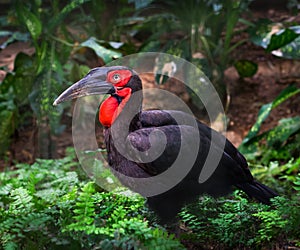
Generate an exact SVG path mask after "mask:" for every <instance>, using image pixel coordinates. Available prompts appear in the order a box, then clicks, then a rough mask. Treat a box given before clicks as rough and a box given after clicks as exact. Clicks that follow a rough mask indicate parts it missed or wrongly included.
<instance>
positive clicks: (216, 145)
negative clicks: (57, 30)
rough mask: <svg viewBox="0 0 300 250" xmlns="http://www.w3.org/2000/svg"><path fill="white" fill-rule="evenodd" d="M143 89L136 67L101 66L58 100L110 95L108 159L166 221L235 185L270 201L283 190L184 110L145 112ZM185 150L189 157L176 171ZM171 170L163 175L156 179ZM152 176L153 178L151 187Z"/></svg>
mask: <svg viewBox="0 0 300 250" xmlns="http://www.w3.org/2000/svg"><path fill="white" fill-rule="evenodd" d="M141 90H142V83H141V79H140V77H139V76H138V74H137V73H136V72H135V71H133V70H132V69H129V68H127V67H123V66H112V67H99V68H95V69H92V70H91V71H90V72H89V73H88V74H87V75H86V76H85V77H84V78H83V79H81V80H80V81H78V82H77V83H75V84H73V85H72V86H71V87H69V88H68V89H67V90H65V91H64V92H63V93H62V94H61V95H60V96H59V97H58V98H57V99H56V100H55V102H54V105H57V104H58V103H60V102H63V101H66V100H70V99H74V98H78V97H81V96H86V95H95V94H110V96H109V97H108V98H107V99H106V100H105V101H104V102H103V103H102V104H101V106H100V111H99V121H100V122H101V123H102V124H103V126H104V127H105V129H104V135H105V143H106V149H107V155H108V163H109V165H110V166H111V168H112V171H113V173H114V174H115V175H116V176H117V177H118V178H119V179H120V180H121V182H122V183H123V184H124V185H126V186H128V187H130V188H131V189H133V190H135V191H137V192H140V193H141V194H142V195H144V196H147V203H148V205H149V207H150V208H151V209H152V210H154V211H155V212H156V213H157V214H158V216H159V217H160V218H161V219H162V221H168V220H171V219H173V218H174V217H176V215H177V213H178V212H179V211H180V209H181V208H182V206H184V205H185V204H187V203H189V202H191V201H193V200H195V199H196V198H197V197H198V196H199V195H201V194H208V195H211V196H214V197H218V196H222V195H226V194H228V193H229V192H231V190H232V187H233V186H235V187H237V188H239V189H241V190H243V191H244V192H245V193H246V194H247V195H249V196H250V197H254V198H256V199H257V200H258V201H260V202H262V203H265V204H270V199H271V198H273V197H275V196H276V195H277V194H276V193H275V192H274V191H273V190H271V189H270V188H268V187H267V186H265V185H263V184H261V183H259V182H257V181H256V180H254V179H253V176H252V175H251V173H250V171H249V168H248V164H247V161H246V159H245V158H244V156H243V155H242V154H241V153H240V152H239V151H238V150H237V149H236V148H235V147H234V146H233V145H232V144H231V142H230V141H228V140H227V139H226V138H225V137H224V136H223V135H221V134H219V133H218V132H216V131H214V130H213V129H211V128H209V127H208V126H206V125H205V124H203V123H201V122H199V121H197V120H196V119H195V118H193V117H192V116H190V115H189V114H186V113H184V112H181V111H174V110H173V111H171V110H150V111H142V110H141V107H142V99H143V95H142V91H141ZM178 120H180V121H181V122H180V124H179V123H178ZM193 122H194V123H193ZM193 124H194V125H193ZM197 142H199V143H198V145H197ZM162 144H165V145H164V147H163V148H161V145H162ZM156 149H157V150H156ZM151 150H152V151H151ZM180 150H183V151H180ZM150 151H151V152H150ZM158 151H159V152H158ZM195 151H196V153H195ZM182 152H183V154H184V155H183V158H182V159H183V160H182V159H181V162H180V166H179V167H178V166H177V168H174V170H173V165H174V164H175V163H176V160H177V159H178V155H179V154H180V153H182ZM210 153H212V156H213V158H214V156H216V158H217V157H218V156H219V161H218V164H217V165H216V166H211V168H215V170H214V171H211V172H212V174H211V176H210V177H209V178H208V179H207V180H206V181H204V182H201V181H200V182H199V176H200V174H201V171H202V170H203V171H204V165H205V162H206V160H207V157H208V155H209V154H210ZM156 154H158V155H157V157H156V158H155V159H151V155H156ZM149 155H150V156H149ZM149 157H150V158H149ZM175 165H176V164H175ZM177 165H178V164H177ZM168 170H169V172H168ZM166 172H168V174H167V175H166V176H163V177H162V178H159V179H157V178H154V179H153V178H152V177H158V176H161V175H162V174H164V173H166ZM128 177H133V178H128ZM150 177H151V178H150ZM178 178H179V179H178ZM148 179H149V180H152V179H153V181H152V182H149V183H150V184H149V185H150V186H148V184H146V182H147V180H148ZM139 180H141V181H140V182H139ZM143 183H145V186H143ZM153 187H155V188H154V189H155V190H150V189H153Z"/></svg>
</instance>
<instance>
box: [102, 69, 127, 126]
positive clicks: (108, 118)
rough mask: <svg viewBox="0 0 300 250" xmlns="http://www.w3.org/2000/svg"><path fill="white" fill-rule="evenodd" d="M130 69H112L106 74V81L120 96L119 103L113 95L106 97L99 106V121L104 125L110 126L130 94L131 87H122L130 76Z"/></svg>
mask: <svg viewBox="0 0 300 250" xmlns="http://www.w3.org/2000/svg"><path fill="white" fill-rule="evenodd" d="M131 76H132V73H131V71H130V70H114V71H111V72H109V73H108V74H107V80H106V81H107V82H110V83H112V84H113V85H114V87H115V90H116V93H115V94H116V95H118V96H119V97H121V98H122V101H121V103H118V100H117V98H116V97H114V96H110V97H109V98H107V99H106V100H105V101H104V102H103V103H102V104H101V106H100V111H99V121H100V122H101V124H102V125H103V126H105V127H110V126H111V125H112V124H113V122H114V121H115V119H116V118H117V117H118V115H119V114H120V113H121V111H122V109H123V107H124V106H125V105H126V103H127V101H128V100H129V98H130V96H131V89H130V88H124V86H125V85H126V84H127V83H128V81H129V79H130V78H131Z"/></svg>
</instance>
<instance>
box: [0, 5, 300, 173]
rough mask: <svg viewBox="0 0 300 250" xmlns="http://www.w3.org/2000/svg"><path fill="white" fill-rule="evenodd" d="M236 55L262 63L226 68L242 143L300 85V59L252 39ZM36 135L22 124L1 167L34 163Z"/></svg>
mask: <svg viewBox="0 0 300 250" xmlns="http://www.w3.org/2000/svg"><path fill="white" fill-rule="evenodd" d="M265 15H266V13H264V12H261V13H260V12H257V13H255V14H254V18H258V17H264V16H265ZM267 15H268V17H269V18H270V19H272V20H273V21H282V20H285V19H287V18H290V17H289V16H288V14H287V13H285V12H274V11H268V12H267ZM298 21H299V20H298ZM21 51H22V52H24V53H27V54H32V53H34V50H33V49H32V48H30V46H29V44H27V43H15V44H12V45H10V46H8V47H7V48H6V49H4V50H2V51H1V52H0V66H3V65H7V67H8V69H9V70H12V69H13V62H14V59H15V57H16V55H17V54H18V53H19V52H21ZM234 57H235V58H237V59H241V58H243V59H246V58H247V59H248V60H253V61H255V62H256V63H258V65H259V70H258V72H257V73H256V74H255V76H254V77H251V78H247V79H240V78H239V77H238V74H237V72H236V71H235V69H234V68H232V67H231V68H229V69H227V70H226V72H225V83H226V84H227V85H228V88H229V90H230V105H229V109H228V111H227V116H228V118H229V123H228V128H227V137H228V138H229V140H231V141H232V142H233V144H234V145H236V146H238V145H239V144H240V143H241V141H242V138H244V137H245V135H246V134H247V132H248V131H249V129H250V128H251V126H252V125H253V124H254V123H255V121H256V117H257V114H258V111H259V109H260V107H261V106H262V105H263V104H265V103H268V102H271V101H272V100H273V99H274V98H275V97H276V96H277V95H278V94H279V93H280V92H281V91H282V90H283V89H284V88H285V87H287V86H288V85H289V84H290V83H296V84H298V86H299V82H300V71H299V68H300V62H299V61H292V60H284V59H280V58H276V57H274V56H272V55H270V54H267V53H265V51H264V50H263V49H261V48H259V47H257V46H254V45H252V44H250V43H247V44H245V45H243V46H242V47H241V48H240V49H239V50H237V51H236V52H235V55H234ZM4 76H5V73H4V72H3V71H0V81H1V79H3V78H4ZM148 80H149V79H148ZM148 84H149V83H148ZM150 84H151V83H150ZM148 87H149V86H148ZM164 88H166V87H164ZM167 88H168V87H167ZM169 88H170V89H171V90H172V88H174V86H169ZM178 91H179V92H178ZM175 92H177V94H179V95H181V96H182V98H183V99H184V100H188V99H189V98H188V96H187V94H186V93H184V92H182V91H180V90H178V89H177V91H176V89H175ZM299 101H300V97H299V95H298V96H296V97H293V98H290V99H289V100H288V101H286V102H285V103H283V104H282V105H280V106H279V107H277V108H276V109H275V110H273V111H272V113H271V115H270V116H269V117H268V118H267V120H266V121H265V122H264V124H263V127H262V130H267V129H269V128H272V127H274V126H275V125H276V124H277V122H278V120H279V119H281V118H284V117H291V116H295V115H299V114H300V105H299ZM63 121H64V122H65V123H66V124H67V126H68V127H67V129H66V130H65V131H64V132H63V133H62V134H61V135H60V136H57V137H55V138H54V139H55V142H56V148H57V150H56V151H57V154H56V157H62V156H63V155H64V153H65V148H66V147H67V146H72V135H71V118H70V117H67V116H65V117H64V119H63ZM35 135H36V129H35V127H34V125H31V126H28V127H25V128H21V129H20V130H19V131H18V133H16V134H15V136H14V138H13V143H12V145H11V148H10V150H9V152H8V154H7V156H6V159H5V160H4V159H3V160H0V168H1V166H2V167H3V166H4V165H6V166H8V165H13V164H14V163H15V162H28V163H32V162H33V161H34V158H35V151H34V145H35V141H34V138H35Z"/></svg>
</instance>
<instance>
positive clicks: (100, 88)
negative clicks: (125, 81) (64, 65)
mask: <svg viewBox="0 0 300 250" xmlns="http://www.w3.org/2000/svg"><path fill="white" fill-rule="evenodd" d="M108 71H109V69H108V68H105V67H101V68H95V69H92V70H91V71H90V72H89V73H88V74H87V75H86V76H85V77H84V78H82V79H81V80H79V81H78V82H76V83H74V84H73V85H72V86H70V87H69V88H68V89H66V90H65V91H64V92H63V93H62V94H61V95H60V96H59V97H58V98H56V100H55V101H54V103H53V105H54V106H56V105H57V104H59V103H61V102H64V101H68V100H71V99H75V98H78V97H82V96H87V95H103V94H113V93H115V88H114V86H113V85H112V84H111V83H108V82H107V81H106V77H107V73H108Z"/></svg>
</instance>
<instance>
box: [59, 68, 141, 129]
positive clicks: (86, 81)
mask: <svg viewBox="0 0 300 250" xmlns="http://www.w3.org/2000/svg"><path fill="white" fill-rule="evenodd" d="M139 90H142V83H141V80H140V78H139V76H138V75H137V73H136V72H135V71H133V70H132V69H129V68H127V67H123V66H112V67H99V68H94V69H92V70H90V72H89V73H88V74H87V75H86V76H85V77H83V78H82V79H81V80H79V81H78V82H76V83H74V84H73V85H72V86H70V87H69V88H68V89H66V90H65V91H64V92H63V93H62V94H61V95H60V96H59V97H58V98H57V99H56V100H55V101H54V103H53V105H57V104H59V103H61V102H64V101H67V100H71V99H75V98H78V97H82V96H88V95H102V94H110V97H109V98H107V99H106V100H105V101H104V102H103V103H102V104H101V106H100V112H99V120H100V122H101V123H102V124H103V125H104V126H106V127H110V126H111V125H112V123H113V122H114V120H115V119H116V117H117V116H118V115H119V114H120V112H121V111H122V110H123V108H124V106H125V105H126V103H127V102H128V101H129V99H130V97H131V95H132V93H134V92H136V91H139Z"/></svg>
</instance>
